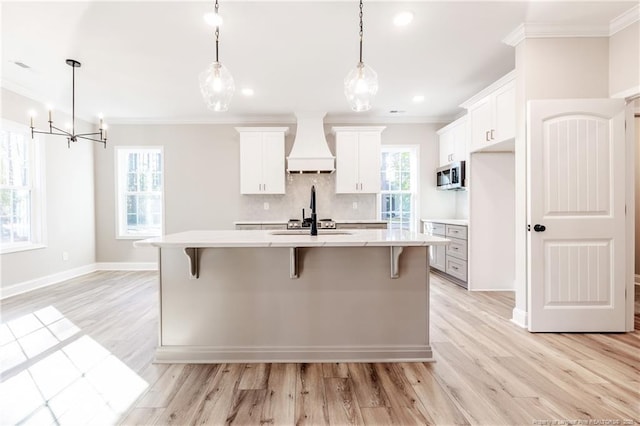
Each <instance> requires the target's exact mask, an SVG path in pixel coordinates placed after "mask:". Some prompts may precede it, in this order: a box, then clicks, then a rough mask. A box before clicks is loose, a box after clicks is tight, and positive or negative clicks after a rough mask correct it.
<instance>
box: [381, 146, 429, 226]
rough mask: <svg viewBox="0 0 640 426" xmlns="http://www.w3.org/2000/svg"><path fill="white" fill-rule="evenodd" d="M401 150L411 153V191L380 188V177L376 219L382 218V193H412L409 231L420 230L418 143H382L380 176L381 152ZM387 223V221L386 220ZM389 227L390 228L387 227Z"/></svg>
mask: <svg viewBox="0 0 640 426" xmlns="http://www.w3.org/2000/svg"><path fill="white" fill-rule="evenodd" d="M390 151H391V152H393V151H396V152H403V151H410V152H411V155H412V166H414V167H413V169H414V170H412V179H411V181H412V182H415V185H413V188H412V191H401V190H399V191H389V190H383V189H382V179H381V182H380V184H381V185H380V191H379V192H378V195H377V200H376V204H377V208H376V210H377V213H376V218H377V220H382V196H383V194H407V193H408V194H411V195H412V201H413V202H412V204H413V209H412V212H411V217H412V219H411V220H410V222H409V223H410V227H409V232H420V203H419V201H420V200H419V199H420V197H419V194H420V145H418V144H403V145H382V146H381V149H380V171H379V173H380V178H382V166H383V163H382V154H383V152H390ZM387 223H389V222H387ZM389 229H391V228H390V227H389Z"/></svg>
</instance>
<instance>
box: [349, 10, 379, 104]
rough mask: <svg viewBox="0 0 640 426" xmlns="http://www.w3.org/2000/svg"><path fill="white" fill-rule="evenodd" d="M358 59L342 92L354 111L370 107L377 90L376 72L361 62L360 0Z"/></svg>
mask: <svg viewBox="0 0 640 426" xmlns="http://www.w3.org/2000/svg"><path fill="white" fill-rule="evenodd" d="M359 34H360V60H359V61H358V63H357V65H356V67H355V68H354V69H352V70H351V71H350V72H349V74H347V77H345V79H344V94H345V96H346V97H347V101H348V102H349V105H350V106H351V109H352V110H354V111H368V110H370V109H371V99H372V98H373V97H374V95H375V94H376V93H377V92H378V74H376V72H375V71H374V70H373V68H371V67H370V66H368V65H365V63H364V62H362V34H363V25H362V0H360V33H359Z"/></svg>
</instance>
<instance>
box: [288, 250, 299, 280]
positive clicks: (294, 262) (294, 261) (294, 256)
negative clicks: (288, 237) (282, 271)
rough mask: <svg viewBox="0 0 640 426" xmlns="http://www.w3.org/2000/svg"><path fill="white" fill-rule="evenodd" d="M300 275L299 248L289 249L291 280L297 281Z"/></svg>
mask: <svg viewBox="0 0 640 426" xmlns="http://www.w3.org/2000/svg"><path fill="white" fill-rule="evenodd" d="M299 276H300V275H299V273H298V247H291V248H290V249H289V278H291V279H292V280H293V279H296V278H298V277H299Z"/></svg>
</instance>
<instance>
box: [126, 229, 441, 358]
mask: <svg viewBox="0 0 640 426" xmlns="http://www.w3.org/2000/svg"><path fill="white" fill-rule="evenodd" d="M447 243H448V240H446V239H443V238H438V237H431V236H426V235H423V234H413V233H407V232H402V231H387V230H380V231H378V230H374V231H372V230H362V231H353V232H349V233H348V234H341V235H318V236H314V237H311V236H309V235H273V233H270V232H269V231H190V232H186V233H181V234H173V235H168V236H165V237H160V238H157V239H149V240H144V241H140V242H137V243H136V245H139V246H144V245H152V246H156V247H159V249H160V271H161V272H160V340H159V346H158V348H157V351H156V362H170V363H181V362H184V363H217V362H332V361H367V362H371V361H429V360H431V359H432V352H431V346H430V343H429V276H428V273H427V271H428V266H429V265H428V261H429V260H428V259H429V255H428V250H429V245H434V244H435V245H440V244H447ZM392 247H394V248H392ZM398 247H401V249H398ZM186 253H190V254H191V256H187V254H186ZM394 262H396V265H395V266H394ZM292 263H295V265H292ZM394 267H395V268H396V273H395V276H394V274H393V271H392V270H393V269H394ZM194 268H195V270H194ZM294 270H296V272H297V274H292V271H294ZM193 272H197V273H196V274H194V273H193ZM196 276H197V278H196ZM392 276H394V277H392Z"/></svg>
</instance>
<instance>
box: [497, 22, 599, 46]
mask: <svg viewBox="0 0 640 426" xmlns="http://www.w3.org/2000/svg"><path fill="white" fill-rule="evenodd" d="M557 37H609V24H598V25H571V24H569V25H567V24H554V23H538V22H525V23H522V24H520V25H518V26H517V27H516V28H515V29H514V30H513V31H511V32H510V33H509V34H507V36H506V37H505V38H503V39H502V42H503V43H504V44H506V45H509V46H512V47H515V46H517V45H518V44H519V43H520V42H522V41H523V40H524V39H526V38H557Z"/></svg>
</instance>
